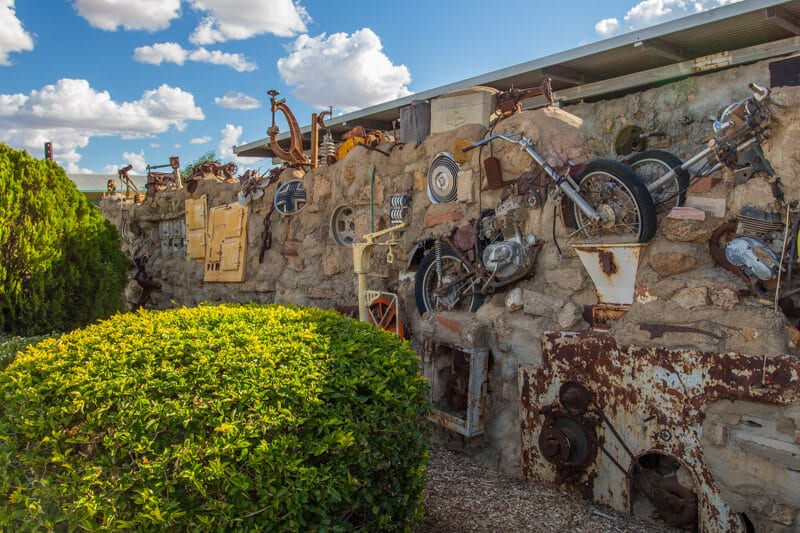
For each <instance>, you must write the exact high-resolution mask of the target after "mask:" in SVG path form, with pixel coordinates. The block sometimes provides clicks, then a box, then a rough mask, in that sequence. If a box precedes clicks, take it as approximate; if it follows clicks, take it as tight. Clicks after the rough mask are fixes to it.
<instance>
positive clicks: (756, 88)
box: [749, 83, 769, 102]
mask: <svg viewBox="0 0 800 533" xmlns="http://www.w3.org/2000/svg"><path fill="white" fill-rule="evenodd" d="M749 87H750V90H751V91H753V96H754V97H755V99H756V100H758V101H759V102H760V101H762V100H763V99H764V98H766V97H767V96H769V88H767V87H762V86H761V85H759V84H757V83H751V84H750V85H749Z"/></svg>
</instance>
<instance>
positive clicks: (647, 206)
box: [572, 159, 656, 242]
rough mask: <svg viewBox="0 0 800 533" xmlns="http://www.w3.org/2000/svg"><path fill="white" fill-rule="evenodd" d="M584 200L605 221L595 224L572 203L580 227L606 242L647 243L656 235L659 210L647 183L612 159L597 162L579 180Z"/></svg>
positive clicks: (592, 236)
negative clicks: (646, 185)
mask: <svg viewBox="0 0 800 533" xmlns="http://www.w3.org/2000/svg"><path fill="white" fill-rule="evenodd" d="M577 182H578V190H579V192H580V194H581V196H583V198H584V199H585V200H586V201H587V202H589V204H590V205H591V206H592V208H594V210H595V211H597V212H598V213H599V214H600V215H601V216H603V217H604V218H605V221H604V222H599V223H595V222H593V221H592V220H591V219H590V218H589V217H587V216H586V214H584V212H583V211H581V210H580V208H579V207H578V206H577V205H576V204H573V206H572V208H573V214H574V216H575V220H576V221H577V223H578V227H579V228H580V229H581V231H583V234H584V235H586V236H587V237H590V238H602V239H603V241H604V242H647V241H649V240H650V239H652V238H653V235H655V233H656V208H655V205H654V204H653V198H652V197H651V196H650V193H649V192H648V191H647V187H645V185H644V183H642V181H641V180H640V179H639V177H638V176H637V175H636V173H635V172H634V171H633V170H631V168H630V167H628V166H625V165H623V164H622V163H620V162H619V161H615V160H613V159H595V160H594V161H591V162H590V163H589V164H587V165H586V168H585V170H584V172H583V174H582V175H581V176H580V177H579V178H578V180H577Z"/></svg>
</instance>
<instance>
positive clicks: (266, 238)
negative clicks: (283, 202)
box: [258, 202, 275, 264]
mask: <svg viewBox="0 0 800 533" xmlns="http://www.w3.org/2000/svg"><path fill="white" fill-rule="evenodd" d="M274 212H275V203H274V202H272V203H271V207H270V208H269V211H267V214H266V215H264V229H263V230H262V232H261V249H260V250H259V251H258V263H259V264H261V263H263V262H264V255H265V254H266V253H267V250H269V249H270V248H272V230H271V229H270V219H271V218H272V213H274Z"/></svg>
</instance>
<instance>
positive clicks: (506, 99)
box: [494, 78, 553, 120]
mask: <svg viewBox="0 0 800 533" xmlns="http://www.w3.org/2000/svg"><path fill="white" fill-rule="evenodd" d="M551 81H552V80H551V79H550V78H545V79H544V80H543V81H542V84H541V85H540V86H539V87H530V88H528V89H517V88H515V87H512V88H510V89H507V90H505V91H501V92H499V93H497V94H496V95H494V101H495V106H496V107H495V112H496V113H497V117H498V118H497V120H500V119H501V118H505V117H509V116H511V115H513V114H514V113H517V112H519V111H520V105H521V104H520V102H522V100H525V99H526V98H533V97H534V96H544V99H545V101H546V102H547V105H553V89H552V87H551V86H550V82H551Z"/></svg>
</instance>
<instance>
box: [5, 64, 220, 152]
mask: <svg viewBox="0 0 800 533" xmlns="http://www.w3.org/2000/svg"><path fill="white" fill-rule="evenodd" d="M203 118H205V117H204V115H203V111H202V110H201V109H200V108H199V107H197V106H196V105H195V103H194V96H193V95H192V94H191V93H188V92H186V91H184V90H182V89H180V88H177V87H170V86H169V85H166V84H165V85H161V86H160V87H158V88H157V89H150V90H147V91H145V92H144V93H142V96H141V98H139V99H138V100H134V101H130V102H116V101H114V100H113V99H112V98H111V95H110V94H109V93H108V92H107V91H97V90H95V89H94V88H92V87H91V86H90V85H89V82H88V81H86V80H82V79H68V78H65V79H61V80H59V81H58V82H56V83H55V84H53V85H46V86H44V87H42V89H40V90H33V91H31V92H30V93H29V94H0V140H1V141H3V142H5V143H6V144H8V145H10V146H14V147H18V148H25V149H27V150H28V151H30V152H31V153H38V152H39V151H40V150H42V147H43V146H44V143H45V142H47V141H51V142H52V143H53V151H54V157H55V159H56V160H57V161H58V162H59V163H61V164H62V165H64V166H66V167H67V168H69V167H68V165H69V164H77V162H78V161H80V158H81V156H80V154H79V153H78V149H80V148H85V147H86V146H87V145H88V144H89V141H90V140H91V138H92V137H108V136H120V137H123V138H142V137H147V136H150V135H154V134H156V133H162V132H165V131H167V130H169V129H170V128H174V129H176V130H178V131H182V130H183V129H184V128H185V127H186V121H187V120H202V119H203Z"/></svg>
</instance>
